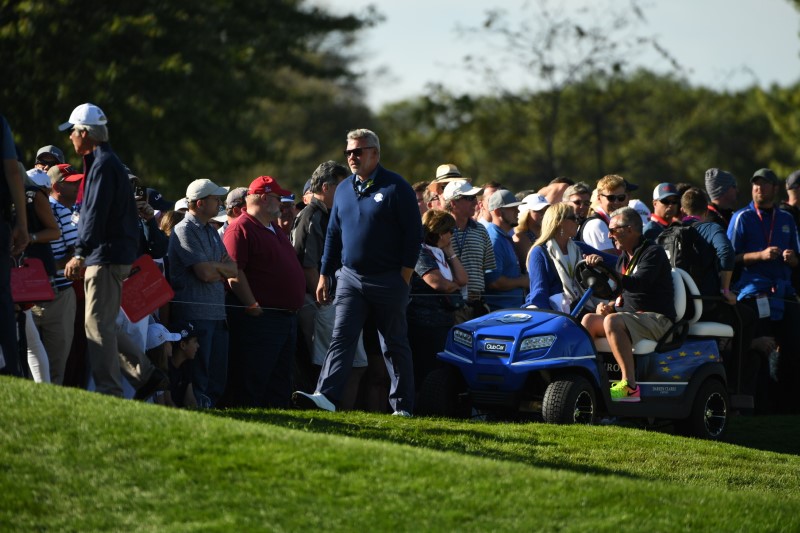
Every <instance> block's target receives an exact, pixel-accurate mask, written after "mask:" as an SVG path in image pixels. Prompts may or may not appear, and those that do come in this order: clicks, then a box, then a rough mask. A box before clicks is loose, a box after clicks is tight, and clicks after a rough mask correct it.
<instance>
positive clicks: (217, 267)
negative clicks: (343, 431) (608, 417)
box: [0, 104, 800, 416]
mask: <svg viewBox="0 0 800 533" xmlns="http://www.w3.org/2000/svg"><path fill="white" fill-rule="evenodd" d="M109 122H110V121H109V120H108V119H107V117H106V116H105V114H104V113H103V112H102V110H101V109H100V108H99V107H97V106H95V105H93V104H83V105H81V106H78V107H77V108H76V109H75V110H74V111H73V113H72V115H71V116H70V117H69V120H68V121H67V122H65V123H64V124H62V126H61V129H62V130H64V131H68V132H69V139H70V140H71V142H72V145H73V148H74V150H75V152H76V154H78V155H80V156H81V157H82V158H83V168H82V171H79V170H77V169H76V168H73V167H72V166H71V165H69V164H67V163H66V162H65V157H64V153H63V151H62V150H61V149H60V148H58V147H57V146H55V145H47V146H43V147H41V148H40V149H39V150H38V151H37V154H36V159H35V161H34V162H33V166H32V168H30V170H26V169H25V166H24V164H23V162H22V161H19V160H18V159H19V158H18V155H17V151H16V150H15V147H14V144H13V138H12V136H11V129H10V127H9V125H8V124H7V123H6V122H5V119H2V124H1V126H2V133H3V136H2V149H3V160H4V164H3V167H2V171H3V176H2V179H0V184H2V187H0V200H2V205H0V215H2V222H0V230H1V231H0V247H3V246H4V247H5V248H4V249H8V250H10V254H11V258H13V259H14V260H17V261H18V260H19V259H20V258H21V257H23V256H24V257H27V258H38V259H40V260H41V261H42V262H43V264H44V266H45V270H46V272H47V274H48V276H50V278H51V281H52V287H53V289H54V295H55V297H54V299H53V300H51V301H44V302H35V303H29V304H20V305H17V304H14V303H13V302H12V301H11V294H10V290H9V269H8V268H4V269H0V324H2V325H0V348H1V349H2V352H0V367H2V372H3V373H6V374H12V375H16V376H23V377H28V378H30V379H34V380H35V381H37V382H44V383H52V384H57V385H68V386H74V387H80V388H88V389H90V390H95V391H97V392H101V393H104V394H110V395H114V396H119V397H128V398H136V399H140V400H145V401H152V402H155V403H159V404H163V405H171V406H177V407H192V408H214V407H219V408H224V407H238V406H246V407H279V408H286V407H290V406H291V405H293V404H294V405H297V406H299V407H304V408H316V409H326V410H336V409H345V410H346V409H364V410H371V411H381V412H393V413H394V414H396V415H399V416H407V415H410V414H411V413H413V406H414V396H415V394H416V393H417V392H418V391H419V389H420V387H421V386H422V383H423V382H424V380H425V379H426V376H427V375H428V374H429V373H430V372H431V371H432V370H434V369H435V368H437V366H438V362H437V360H436V354H437V352H439V351H440V350H442V349H443V347H444V344H445V340H446V338H447V334H448V331H449V329H450V328H451V327H452V326H453V325H455V324H458V323H461V322H463V321H466V320H470V319H472V318H475V317H478V316H480V315H482V314H485V313H487V312H489V311H490V310H495V309H503V308H514V307H538V308H547V309H554V310H558V311H562V312H569V311H570V310H571V309H572V307H573V306H574V305H576V304H577V302H578V300H580V298H581V296H582V294H583V290H582V289H581V288H580V286H579V285H578V284H577V283H576V282H575V279H574V271H575V265H576V264H577V263H578V262H579V261H581V260H583V259H585V258H587V257H591V258H592V259H591V262H592V263H595V264H596V263H597V262H601V261H602V262H604V263H606V264H607V265H611V267H612V268H613V265H614V264H615V263H618V265H622V266H621V267H620V268H622V270H623V274H627V275H628V276H631V275H632V273H631V271H632V270H633V265H634V264H635V263H637V262H640V261H641V263H640V265H651V264H658V265H662V264H663V262H664V257H665V256H664V254H663V251H662V249H661V248H660V247H658V246H656V247H651V245H652V244H654V243H655V242H656V240H657V239H658V237H659V235H660V234H661V233H662V232H664V231H666V230H667V229H668V228H670V227H671V226H674V225H691V226H692V227H693V228H695V229H696V230H697V232H698V233H699V234H700V235H701V236H702V238H703V239H704V240H705V241H707V243H708V245H709V247H710V248H709V249H710V250H713V254H714V255H715V256H716V258H715V268H714V270H713V273H711V274H710V275H707V276H706V277H705V278H704V279H702V280H698V285H699V286H700V289H701V292H702V293H703V294H704V295H707V296H714V297H715V298H714V299H712V300H711V301H709V303H707V304H706V305H705V312H704V317H703V318H704V319H705V320H715V321H720V322H725V323H730V324H738V320H740V319H739V318H737V317H741V326H739V327H737V328H736V338H735V342H734V343H731V346H732V345H735V344H737V343H738V344H741V345H742V349H741V350H739V351H737V350H732V349H731V348H730V346H728V347H726V346H723V348H725V349H724V351H723V353H724V359H725V363H726V369H727V370H728V374H729V381H730V382H735V383H737V384H739V385H740V387H741V388H742V389H743V390H744V392H745V393H747V394H751V395H753V396H755V398H756V404H755V405H756V411H757V412H763V413H768V412H793V413H797V412H800V400H798V397H797V395H796V394H795V393H794V389H795V388H796V387H797V385H798V384H800V346H798V341H797V340H796V339H797V338H796V337H794V336H793V335H792V334H791V331H792V330H793V328H794V330H797V328H798V327H800V307H798V299H797V289H798V288H800V287H799V286H798V283H799V282H800V275H798V269H797V266H798V255H797V254H798V251H800V244H799V243H798V230H797V228H798V223H799V222H800V208H799V207H798V206H799V205H800V193H798V191H800V171H797V172H795V173H793V174H791V175H790V176H789V177H788V178H787V179H786V180H784V181H781V180H780V179H779V178H778V177H777V176H776V174H775V173H774V172H773V171H772V170H770V169H760V170H757V171H756V172H754V174H753V176H752V178H751V179H750V183H751V195H752V201H750V202H749V203H747V205H746V206H744V207H742V208H739V209H737V207H740V205H741V203H743V202H744V201H745V200H746V199H745V198H741V199H740V198H739V192H738V191H737V188H736V179H735V178H734V177H733V175H732V174H731V173H730V172H726V171H724V170H721V169H718V168H711V169H709V170H708V171H707V172H706V174H705V176H704V177H699V176H698V177H697V180H696V181H701V179H702V182H703V186H702V187H692V186H690V185H686V184H680V183H672V182H664V183H660V184H659V185H658V186H657V187H656V188H655V189H654V190H653V193H652V198H647V196H649V192H647V193H646V194H645V191H643V190H639V188H638V187H637V186H636V185H635V184H634V183H633V182H631V181H629V180H627V179H625V178H623V177H621V176H618V175H607V176H603V177H600V178H599V179H598V180H597V181H596V183H592V184H590V183H587V182H580V181H578V182H576V181H573V180H571V179H568V178H564V177H558V178H555V179H553V180H552V181H551V182H550V183H547V184H544V185H543V186H542V187H539V188H533V189H530V190H524V191H519V192H517V193H516V194H515V192H514V191H510V190H508V189H506V188H504V187H503V186H502V185H501V182H500V181H501V180H502V177H499V176H492V177H491V178H493V179H489V180H485V181H484V183H483V184H482V185H478V184H477V183H476V181H475V180H473V179H472V178H471V177H469V176H465V175H463V174H462V172H461V171H460V170H459V169H458V167H457V166H456V165H454V164H452V163H445V164H441V165H438V166H435V165H433V166H432V169H433V168H434V166H435V171H433V172H432V173H431V174H432V177H431V178H430V179H425V180H423V181H419V182H417V183H415V184H414V185H413V186H412V185H410V184H409V182H408V181H406V180H405V179H404V178H402V177H401V176H399V175H398V174H395V173H394V172H391V171H389V170H387V169H385V168H384V167H382V166H381V165H380V162H379V161H380V141H379V140H378V137H377V135H376V134H375V133H374V132H371V131H369V130H353V131H352V132H350V133H349V134H348V137H347V139H346V142H347V148H346V150H345V156H344V157H345V161H344V162H345V163H346V165H344V164H340V163H339V162H336V161H325V162H322V163H320V164H319V165H318V166H316V168H315V169H313V166H312V167H310V168H309V171H310V175H311V177H310V179H309V180H308V181H307V182H306V184H305V186H304V188H303V190H302V191H297V192H298V193H300V194H294V193H293V192H292V191H290V190H288V189H285V188H283V187H282V186H281V185H280V184H279V183H278V179H276V178H275V177H272V176H268V175H264V176H258V177H255V178H254V179H252V180H250V183H244V184H230V185H226V186H222V185H220V184H218V183H216V182H215V181H212V180H209V179H195V180H191V181H189V182H188V183H186V188H185V195H184V197H183V198H180V199H178V200H177V201H175V202H171V201H168V200H167V199H165V198H164V197H163V196H162V195H161V194H160V193H159V192H158V191H156V190H154V189H152V188H148V187H147V186H146V183H145V181H146V180H145V179H143V177H141V176H138V175H136V174H135V173H134V171H133V170H131V169H130V168H129V167H128V166H126V165H125V163H124V161H123V159H121V158H120V157H119V156H118V155H117V154H115V153H114V151H113V150H112V149H111V145H110V144H109V126H108V123H109ZM348 166H349V168H347V167H348ZM312 169H313V171H312ZM496 179H499V180H500V181H494V180H496ZM217 181H219V180H217ZM783 190H785V191H786V194H787V198H786V201H785V202H783V203H781V197H780V194H779V193H780V192H781V191H783ZM636 196H639V197H640V198H636ZM742 196H744V195H742ZM642 197H644V198H645V199H642ZM740 201H741V203H740ZM414 202H416V203H414ZM640 248H641V250H645V251H641V250H640ZM637 253H639V254H640V255H636V254H637ZM143 255H149V256H150V257H151V258H152V259H153V260H155V261H156V262H157V263H158V264H159V266H160V268H161V270H162V272H163V273H164V276H165V278H166V279H167V280H168V281H169V283H170V285H171V287H172V290H173V291H174V294H175V296H174V298H173V300H172V301H171V302H170V303H168V304H167V305H165V306H162V307H161V308H159V309H155V310H153V312H152V313H151V314H150V315H149V316H148V317H146V318H144V319H142V320H140V321H137V322H131V321H130V320H129V319H128V317H127V315H126V314H125V313H124V312H123V311H122V309H121V294H122V290H123V284H124V281H125V279H126V278H127V277H128V275H129V273H130V269H131V265H132V264H133V263H134V261H136V260H137V259H138V258H140V257H141V256H143ZM620 255H621V258H620V259H619V260H618V256H620ZM0 263H8V264H9V265H10V264H11V263H10V261H0ZM641 268H642V269H644V268H645V267H644V266H642V267H641ZM659 272H660V273H659V274H658V275H659V276H661V277H664V276H666V274H664V272H663V269H662V268H661V267H660V266H659ZM667 277H668V276H667ZM665 280H666V281H665V282H664V284H663V287H662V288H664V287H668V286H669V284H670V283H671V282H669V280H667V279H666V278H665ZM651 281H652V280H648V281H646V282H647V283H650V282H651ZM642 283H645V281H643V280H639V281H637V282H634V280H632V279H631V280H627V281H626V288H627V289H628V290H629V291H631V292H630V293H629V296H628V299H627V301H626V302H624V303H622V302H619V303H620V308H619V309H620V310H622V309H625V310H626V311H629V312H632V313H641V312H642V311H643V309H637V308H636V307H637V305H639V304H637V302H638V300H637V297H636V296H635V295H636V294H638V293H637V292H635V291H636V290H638V289H636V288H637V287H638V285H637V284H642ZM667 300H669V298H667ZM639 303H640V304H641V306H644V307H648V306H650V307H653V308H654V309H656V308H658V313H654V314H658V316H657V317H654V322H653V323H652V324H649V325H648V327H649V328H651V329H652V328H655V329H658V330H659V331H661V330H665V328H666V329H668V328H669V326H670V325H671V322H670V320H671V317H672V316H673V315H674V313H673V312H672V311H673V310H672V309H670V308H669V307H670V306H669V305H667V306H666V307H664V306H662V307H664V309H661V308H660V307H659V305H657V304H658V299H655V300H653V299H652V298H651V299H650V300H646V299H643V300H642V301H641V302H639ZM662 303H663V301H662ZM609 305H610V304H609V303H608V302H602V301H599V300H597V299H594V300H591V301H589V302H587V303H586V304H585V309H583V310H582V315H585V316H583V324H584V326H585V327H586V328H587V330H588V331H590V332H591V333H592V334H595V336H605V335H608V336H609V342H610V345H611V346H612V347H614V346H616V344H615V343H616V342H617V340H615V339H616V338H617V336H619V335H620V332H622V333H623V334H625V335H627V337H625V342H627V343H630V342H631V340H632V339H634V342H635V339H636V338H638V337H637V335H638V333H637V332H636V328H637V327H639V326H638V325H635V324H633V323H631V322H630V321H629V319H628V318H626V317H625V316H623V315H625V313H621V314H620V316H619V317H618V318H613V319H611V320H609V319H607V316H606V315H607V314H608V313H609V312H611V311H609V309H611V307H613V305H611V307H609ZM626 320H628V322H626ZM640 321H641V320H640V317H638V318H637V322H640ZM620 327H622V328H623V329H619V328H620ZM614 328H617V329H614ZM623 345H624V343H623ZM623 351H624V350H623ZM615 357H616V353H615ZM737 357H741V358H742V360H741V361H739V360H738V359H736V358H737ZM619 362H620V364H621V366H622V368H623V378H624V379H623V382H625V383H626V384H627V386H628V388H627V389H625V390H623V392H622V393H621V394H622V395H623V396H629V399H631V400H633V399H635V398H634V396H638V389H637V388H636V387H635V382H634V380H633V378H632V376H631V375H630V371H631V368H632V365H633V364H634V363H635V362H634V361H630V360H628V359H625V358H624V357H622V358H620V359H619ZM623 388H624V387H623ZM293 391H294V394H293Z"/></svg>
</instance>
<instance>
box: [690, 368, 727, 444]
mask: <svg viewBox="0 0 800 533" xmlns="http://www.w3.org/2000/svg"><path fill="white" fill-rule="evenodd" d="M728 407H729V404H728V392H727V391H726V390H725V386H724V385H723V384H722V383H720V382H719V381H717V380H716V379H709V380H707V381H706V382H705V383H703V386H702V387H700V390H699V391H697V396H695V398H694V403H693V404H692V412H691V414H690V415H689V418H687V419H685V420H681V421H680V422H679V423H678V424H677V425H678V429H679V430H681V433H683V434H685V435H689V436H692V437H698V438H701V439H709V440H719V439H721V438H722V437H723V435H724V434H725V432H726V431H727V429H728V417H729V416H730V414H729V413H728Z"/></svg>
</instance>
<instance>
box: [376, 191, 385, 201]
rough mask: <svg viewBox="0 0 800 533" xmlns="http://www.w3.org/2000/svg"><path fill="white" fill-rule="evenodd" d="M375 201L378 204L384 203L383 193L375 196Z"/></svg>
mask: <svg viewBox="0 0 800 533" xmlns="http://www.w3.org/2000/svg"><path fill="white" fill-rule="evenodd" d="M375 201H376V202H382V201H383V193H380V192H379V193H378V194H376V195H375Z"/></svg>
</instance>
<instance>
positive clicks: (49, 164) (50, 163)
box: [36, 159, 58, 167]
mask: <svg viewBox="0 0 800 533" xmlns="http://www.w3.org/2000/svg"><path fill="white" fill-rule="evenodd" d="M36 164H37V165H44V166H46V167H54V166H56V165H57V164H58V161H45V160H44V159H37V160H36Z"/></svg>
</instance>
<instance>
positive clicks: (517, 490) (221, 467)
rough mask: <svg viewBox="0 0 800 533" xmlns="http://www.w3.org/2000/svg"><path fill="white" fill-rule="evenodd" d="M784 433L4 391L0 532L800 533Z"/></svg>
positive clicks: (1, 387)
mask: <svg viewBox="0 0 800 533" xmlns="http://www.w3.org/2000/svg"><path fill="white" fill-rule="evenodd" d="M798 426H800V417H764V418H750V419H737V420H736V421H735V423H734V426H733V427H732V431H731V438H730V440H731V442H727V443H714V442H706V441H699V440H692V439H686V438H682V437H676V436H672V435H669V434H666V433H661V432H649V431H642V430H637V429H629V428H620V427H599V426H593V427H574V426H572V427H565V426H551V425H545V424H500V423H485V422H459V421H449V420H436V419H427V418H412V419H398V418H395V417H390V416H385V415H372V414H365V413H338V414H333V413H318V412H299V411H233V412H217V413H215V414H214V416H212V415H210V414H208V413H199V412H188V411H177V410H170V409H165V408H160V407H157V406H152V405H146V404H141V403H137V402H131V401H120V400H116V399H113V398H106V397H102V396H100V395H96V394H90V393H86V392H82V391H76V390H67V389H63V388H59V387H52V386H44V385H36V384H33V383H31V382H25V381H21V380H13V379H9V378H2V379H0V531H9V530H14V531H31V530H52V531H87V530H102V531H109V530H113V531H130V530H152V531H171V530H177V531H191V530H196V531H215V530H219V531H252V530H271V531H297V530H323V531H328V530H346V531H353V530H360V531H363V532H367V531H404V530H405V531H453V530H478V531H486V530H493V531H506V530H518V531H534V530H544V531H554V530H559V531H561V530H563V531H612V530H614V531H637V532H640V533H644V532H648V533H649V532H651V531H680V530H701V531H798V530H800V490H799V489H800V456H798V448H799V447H800V430H799V429H798Z"/></svg>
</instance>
